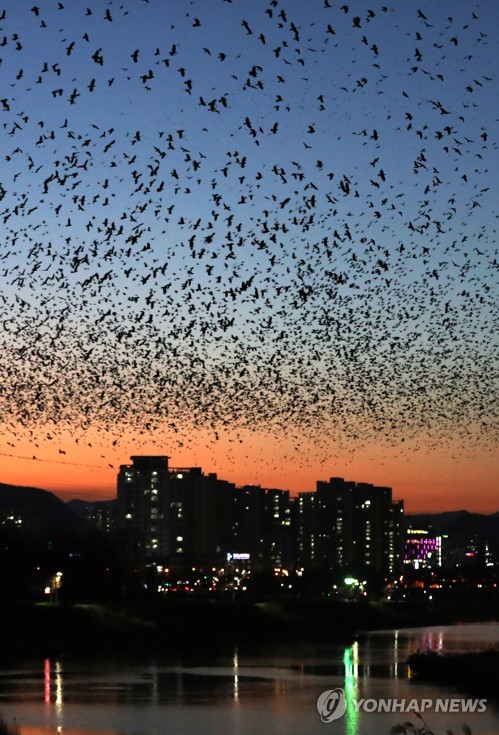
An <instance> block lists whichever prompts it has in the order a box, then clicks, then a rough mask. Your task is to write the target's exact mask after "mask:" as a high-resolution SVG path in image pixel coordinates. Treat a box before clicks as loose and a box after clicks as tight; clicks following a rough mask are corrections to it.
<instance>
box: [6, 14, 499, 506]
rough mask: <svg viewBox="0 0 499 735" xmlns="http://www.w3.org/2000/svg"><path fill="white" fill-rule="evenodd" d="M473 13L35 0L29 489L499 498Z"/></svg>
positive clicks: (24, 335) (13, 253) (9, 354)
mask: <svg viewBox="0 0 499 735" xmlns="http://www.w3.org/2000/svg"><path fill="white" fill-rule="evenodd" d="M498 31H499V7H498V6H497V5H496V4H495V3H491V2H476V3H468V2H464V1H462V2H461V1H460V2H455V1H453V2H450V0H449V1H448V0H445V1H443V2H439V3H438V4H436V3H431V2H421V3H419V4H414V3H409V2H404V3H398V2H397V3H393V4H391V5H384V4H381V3H378V2H364V1H363V0H359V1H357V2H353V3H348V5H347V4H345V5H340V4H339V3H338V2H333V0H326V1H325V2H324V0H320V2H319V1H317V2H315V1H314V2H309V3H306V4H305V3H303V2H301V1H298V0H287V1H286V2H280V1H277V0H273V1H272V2H267V1H266V0H265V1H260V0H254V1H252V2H251V3H248V2H245V1H243V0H232V1H230V0H212V2H210V3H206V2H201V1H200V0H193V1H192V2H175V3H166V2H160V0H148V1H147V2H146V1H144V0H141V2H138V1H136V2H124V3H122V4H119V5H117V4H114V3H113V2H109V3H103V2H99V3H97V2H93V3H92V2H88V3H85V5H84V6H83V5H82V4H81V3H77V2H63V3H58V2H52V1H48V2H44V3H43V4H40V6H39V7H37V6H34V5H33V4H32V3H27V2H20V3H16V6H15V9H14V8H13V7H12V8H7V10H6V12H5V13H4V14H3V17H2V18H1V20H0V38H2V39H3V40H1V41H0V58H1V64H0V78H1V81H2V85H1V89H2V95H3V99H2V100H1V102H0V116H1V118H0V122H1V124H2V132H1V140H2V147H1V155H2V167H1V169H0V217H2V222H3V231H2V237H1V240H0V279H1V283H2V289H1V292H0V305H1V316H2V330H1V340H2V343H1V345H0V378H1V384H0V410H1V414H0V419H1V422H2V432H1V434H2V436H1V439H0V481H3V482H9V483H14V484H23V485H24V484H29V485H35V486H38V487H43V488H47V489H50V490H53V491H55V492H57V493H58V494H60V495H61V497H65V498H68V497H74V496H79V497H89V498H97V497H113V496H114V494H115V484H116V473H117V469H118V467H119V465H120V464H122V463H126V462H127V461H128V459H129V457H130V455H132V454H141V453H147V454H167V455H169V456H170V457H171V460H170V463H171V464H172V465H173V466H194V465H197V466H201V467H203V469H204V470H205V471H206V472H217V473H218V475H219V476H220V477H223V478H225V479H229V480H232V481H234V482H236V483H238V484H244V483H258V484H262V485H263V486H266V487H280V488H286V489H290V490H292V491H293V492H297V491H300V490H313V489H314V488H315V483H316V481H317V480H323V479H328V478H329V477H331V476H340V477H345V478H347V479H351V480H357V481H365V482H373V483H375V484H382V485H391V486H392V487H393V489H394V496H395V497H397V498H402V497H403V498H404V499H405V501H406V507H407V510H409V512H416V511H432V510H434V511H436V510H444V509H445V510H447V509H456V508H462V507H466V508H468V509H469V510H477V511H480V512H492V511H495V510H498V503H497V490H498V487H497V477H498V476H499V472H498V454H497V445H498V444H497V426H498V424H497V404H498V402H497V334H498V329H497V311H498V310H497V295H498V284H497V271H498V252H497V181H498V180H499V161H498V147H497V142H498V137H499V135H498V133H499V131H498V122H499V120H498V110H497V82H498V71H499V69H498V61H497V53H496V49H497V42H496V40H497V33H498Z"/></svg>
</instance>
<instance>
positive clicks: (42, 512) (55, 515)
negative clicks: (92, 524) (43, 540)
mask: <svg viewBox="0 0 499 735" xmlns="http://www.w3.org/2000/svg"><path fill="white" fill-rule="evenodd" d="M9 513H11V514H13V515H19V516H20V517H21V518H22V528H23V530H26V532H28V533H32V534H42V535H45V534H53V533H57V534H71V533H75V532H77V531H80V530H82V529H83V528H84V524H83V522H82V521H81V519H80V518H78V517H77V516H76V515H75V513H73V511H72V510H71V508H70V507H68V504H67V503H64V502H63V501H62V500H60V498H58V497H56V496H55V495H54V494H53V493H51V492H49V491H48V490H41V489H39V488H36V487H20V486H17V485H6V484H3V483H0V519H4V518H6V517H8V514H9Z"/></svg>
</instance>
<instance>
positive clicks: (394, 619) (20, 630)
mask: <svg viewBox="0 0 499 735" xmlns="http://www.w3.org/2000/svg"><path fill="white" fill-rule="evenodd" d="M0 619H1V622H2V630H3V631H4V632H5V634H4V641H3V644H2V649H3V653H4V655H5V654H8V655H23V654H27V653H35V654H40V655H45V656H52V655H63V654H86V653H88V654H89V655H96V654H97V653H99V652H102V653H115V652H119V651H121V650H123V649H126V650H128V651H134V650H140V651H143V650H156V651H158V650H159V651H166V650H180V649H188V648H195V649H197V650H210V649H216V648H220V647H223V646H224V645H227V646H230V645H234V644H242V643H249V644H252V643H258V642H263V643H265V642H269V641H272V642H274V641H290V640H291V641H321V642H334V641H338V640H340V641H346V642H348V641H351V640H352V639H353V637H354V635H355V633H356V632H358V631H367V630H382V629H385V630H389V629H393V628H404V627H416V626H417V627H419V626H426V625H439V624H448V623H449V622H451V621H450V620H448V619H447V617H446V616H443V615H442V614H436V613H435V612H434V611H431V610H429V609H425V608H422V607H420V606H416V605H413V604H401V603H389V602H387V603H381V602H345V601H337V600H334V601H333V600H328V599H317V600H297V599H289V600H274V601H263V602H262V601H260V602H255V601H237V600H235V601H229V600H227V601H220V600H212V599H199V598H168V599H161V600H159V599H158V600H140V601H134V602H133V603H130V604H127V605H126V606H124V605H121V606H119V605H111V604H107V605H101V604H89V605H83V604H72V605H69V604H48V603H44V604H42V603H38V604H19V603H14V602H10V603H5V602H4V603H3V604H2V606H1V608H0Z"/></svg>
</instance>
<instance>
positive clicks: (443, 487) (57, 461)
mask: <svg viewBox="0 0 499 735" xmlns="http://www.w3.org/2000/svg"><path fill="white" fill-rule="evenodd" d="M210 439H211V440H210ZM170 441H171V444H169V443H168V440H167V439H165V441H164V443H163V442H161V439H160V437H156V438H155V441H149V442H148V441H147V439H145V438H144V437H143V436H138V437H137V439H136V440H135V441H133V440H132V439H131V438H129V437H126V438H125V436H124V437H123V438H122V439H120V440H119V443H118V445H117V446H116V447H113V450H112V452H110V453H109V454H108V455H107V454H105V453H104V451H103V447H102V446H99V434H98V433H94V434H92V433H87V434H85V435H82V436H81V437H80V439H79V441H78V445H76V446H75V441H74V437H70V436H69V435H68V437H67V441H66V442H64V441H62V440H61V441H60V442H59V443H58V445H57V447H54V446H51V445H52V444H53V442H45V443H44V444H42V446H40V447H39V448H38V449H37V448H35V453H33V446H32V445H30V444H28V443H27V442H25V443H19V446H18V447H16V456H8V453H7V452H6V453H5V454H3V455H2V456H1V461H0V464H1V468H2V477H1V481H2V482H6V483H11V484H16V485H23V486H32V487H39V488H42V489H46V490H50V491H52V492H54V493H55V494H56V495H58V496H59V497H61V498H62V499H63V500H69V499H71V498H82V499H88V500H101V499H111V498H114V497H116V477H117V472H118V469H119V465H120V464H127V463H128V462H129V458H130V456H131V455H133V454H167V455H168V456H169V457H170V460H169V464H170V466H172V467H193V466H197V467H201V468H202V469H203V471H204V472H205V473H206V474H207V473H210V472H215V473H216V474H217V475H218V477H219V478H221V479H225V480H229V481H231V482H234V483H235V484H236V485H239V486H241V485H250V484H258V485H261V486H262V487H269V488H270V487H271V488H279V489H285V490H290V491H291V494H292V495H294V494H296V493H298V492H302V491H313V490H315V486H316V482H317V481H318V480H327V479H329V478H330V477H344V478H345V479H350V480H355V481H358V482H370V483H372V484H374V485H381V486H384V485H388V486H390V487H392V488H393V494H394V497H395V498H396V499H403V500H404V501H405V508H406V512H408V513H425V512H428V513H436V512H441V511H447V510H458V509H463V508H464V509H466V510H469V511H472V512H478V513H493V512H496V511H497V510H498V508H499V503H498V493H497V453H493V452H482V453H479V452H470V453H469V456H466V455H464V454H463V453H462V452H460V450H459V447H453V446H452V445H451V444H450V443H449V444H448V445H447V446H445V447H444V448H443V449H442V448H439V447H435V448H434V449H433V450H431V451H427V450H421V449H418V447H417V446H411V445H410V443H408V444H409V446H405V443H404V449H403V450H402V448H401V447H398V448H396V449H394V448H386V447H383V448H380V447H377V446H376V445H369V444H368V445H365V446H364V447H362V448H358V449H356V448H355V447H352V448H351V449H350V450H348V448H345V447H343V448H342V450H341V452H338V453H337V454H335V451H334V447H333V446H331V447H330V448H329V449H328V448H327V447H324V446H321V447H320V455H321V461H320V462H318V461H314V455H315V456H316V455H317V454H318V452H317V446H316V445H315V444H314V442H310V441H309V442H306V441H302V442H301V446H296V443H295V441H293V439H292V438H289V437H288V438H287V437H286V436H271V435H262V434H252V433H251V432H239V434H238V438H237V439H234V437H232V436H231V435H229V434H228V435H227V436H225V435H223V434H221V435H220V436H219V439H218V441H213V438H212V437H211V438H210V435H205V434H203V433H198V434H194V435H193V437H192V438H191V439H190V440H188V439H187V438H186V441H185V446H183V447H180V446H178V443H179V440H178V439H172V438H171V437H170ZM89 444H92V446H88V445H89ZM59 445H60V446H65V447H66V449H63V450H62V452H65V454H62V453H60V451H59V448H58V447H59ZM170 447H171V448H170ZM33 456H36V457H37V459H33V458H32V457H33ZM110 465H112V466H110Z"/></svg>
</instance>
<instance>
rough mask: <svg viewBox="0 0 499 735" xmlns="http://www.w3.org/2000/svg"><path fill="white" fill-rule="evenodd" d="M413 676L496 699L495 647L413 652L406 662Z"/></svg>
mask: <svg viewBox="0 0 499 735" xmlns="http://www.w3.org/2000/svg"><path fill="white" fill-rule="evenodd" d="M407 663H408V664H409V666H410V667H411V670H412V672H413V674H414V675H415V677H417V678H418V679H424V680H425V681H430V682H433V683H438V684H445V685H446V686H449V685H453V686H457V687H458V688H459V689H461V690H462V691H463V692H465V693H469V694H473V695H475V696H477V697H480V698H487V699H494V700H495V701H499V691H498V688H497V676H496V672H497V671H498V670H499V649H497V648H491V649H489V650H486V651H472V652H466V653H452V654H451V653H446V654H439V653H435V652H433V651H426V652H424V653H413V654H412V655H411V656H409V659H408V661H407Z"/></svg>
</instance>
